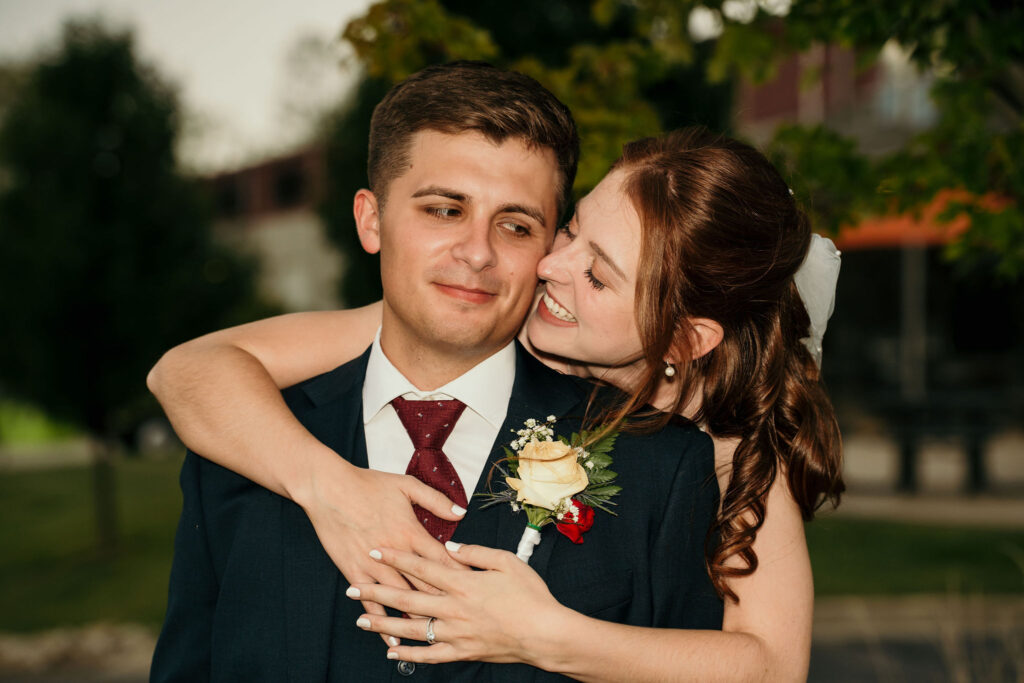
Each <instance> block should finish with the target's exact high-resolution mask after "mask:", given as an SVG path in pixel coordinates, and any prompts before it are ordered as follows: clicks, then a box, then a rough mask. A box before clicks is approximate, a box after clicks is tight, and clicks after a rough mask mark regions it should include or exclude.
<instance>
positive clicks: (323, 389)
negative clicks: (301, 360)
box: [281, 348, 370, 410]
mask: <svg viewBox="0 0 1024 683" xmlns="http://www.w3.org/2000/svg"><path fill="white" fill-rule="evenodd" d="M369 357H370V349H369V348H367V349H366V351H365V352H363V354H362V355H360V356H359V357H358V358H354V359H353V360H350V361H349V362H347V363H345V364H344V365H339V366H338V367H336V368H334V369H333V370H328V371H327V372H324V373H321V374H319V375H316V376H315V377H310V378H309V379H306V380H303V381H301V382H299V383H298V384H293V385H292V386H290V387H286V388H284V389H282V390H281V395H282V396H283V397H284V400H285V403H287V404H288V406H289V407H290V408H292V410H295V409H296V408H299V407H307V408H309V407H318V406H321V405H324V404H327V403H330V402H332V401H337V400H341V399H344V398H346V397H348V396H351V395H352V393H353V392H355V394H356V395H358V394H359V392H360V391H361V389H362V386H363V379H364V378H365V377H366V363H367V359H368V358H369Z"/></svg>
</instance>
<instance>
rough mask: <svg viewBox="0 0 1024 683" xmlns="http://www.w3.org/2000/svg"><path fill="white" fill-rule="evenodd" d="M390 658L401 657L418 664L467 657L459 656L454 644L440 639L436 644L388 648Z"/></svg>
mask: <svg viewBox="0 0 1024 683" xmlns="http://www.w3.org/2000/svg"><path fill="white" fill-rule="evenodd" d="M387 658H388V659H396V660H397V659H400V660H402V661H406V662H416V663H417V664H441V663H444V662H458V661H461V660H463V659H465V657H461V656H459V652H458V650H457V649H456V647H455V646H454V645H450V644H449V643H442V642H441V641H438V642H437V644H436V645H419V646H416V645H401V646H399V647H390V648H388V653H387Z"/></svg>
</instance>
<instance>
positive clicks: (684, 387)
mask: <svg viewBox="0 0 1024 683" xmlns="http://www.w3.org/2000/svg"><path fill="white" fill-rule="evenodd" d="M613 170H619V171H623V172H624V173H625V174H626V178H625V180H624V184H623V187H624V191H625V192H626V193H627V195H628V196H629V197H630V199H631V201H632V204H633V206H634V208H635V210H636V211H637V213H638V215H639V217H640V222H641V226H642V235H643V236H642V242H641V252H640V263H641V264H643V265H642V266H641V267H640V268H639V272H638V276H637V277H638V283H637V290H636V320H637V325H638V327H639V331H640V338H641V340H642V342H643V347H644V355H645V360H646V370H645V374H644V377H643V379H642V382H641V384H640V385H639V387H638V388H636V389H635V390H634V391H633V392H632V393H631V394H629V396H628V397H627V398H626V399H625V401H624V403H623V404H622V405H620V406H619V407H618V409H617V410H616V411H615V413H614V414H613V416H612V419H611V422H612V424H620V423H621V422H622V420H624V419H625V418H626V417H627V416H629V418H630V421H631V422H632V424H633V428H639V429H658V428H660V427H662V426H664V425H665V424H666V423H667V422H668V421H669V420H670V419H672V417H673V415H674V414H686V416H687V417H689V418H690V419H692V420H693V421H694V422H696V423H697V424H699V425H701V426H702V427H703V428H704V429H706V430H707V432H709V433H710V434H711V435H712V436H714V437H719V438H736V439H738V440H739V443H738V446H737V447H736V451H735V454H734V456H733V461H732V474H731V477H730V479H729V485H728V487H727V489H726V491H725V492H724V494H723V496H722V504H721V511H720V513H719V516H718V518H717V519H716V521H715V523H714V525H713V526H712V528H711V530H710V531H709V533H708V543H707V548H706V555H707V564H708V571H709V573H710V575H711V578H712V581H713V583H714V585H715V588H716V590H717V591H718V592H719V594H720V595H721V596H723V597H728V598H730V599H732V600H737V601H738V597H737V596H736V594H735V592H733V591H732V590H731V589H730V588H729V586H728V583H727V582H728V579H729V578H732V577H740V576H747V575H749V574H752V573H753V572H754V571H755V570H756V569H757V555H756V554H755V552H754V550H753V547H752V546H753V542H754V539H755V537H756V535H757V532H758V530H759V529H760V528H761V525H762V524H763V523H764V519H765V500H766V498H767V495H768V491H769V489H770V488H771V486H772V484H773V482H774V481H775V477H776V476H777V475H778V473H779V471H780V467H781V469H782V471H783V472H784V473H785V476H786V478H787V481H788V484H789V490H790V493H791V494H792V496H793V498H794V500H795V501H796V503H797V505H798V506H799V508H800V511H801V514H802V515H803V518H804V519H805V520H810V519H811V518H812V517H813V516H814V512H815V511H816V510H817V509H818V508H819V507H820V506H821V505H822V504H823V503H824V502H825V501H826V500H831V501H832V503H833V505H837V504H838V503H839V496H840V494H841V493H842V491H843V489H844V485H843V482H842V475H841V461H842V455H841V450H842V448H841V442H840V435H839V426H838V423H837V422H836V418H835V414H834V412H833V410H832V404H831V402H830V401H829V398H828V396H827V395H826V393H825V391H824V388H823V386H822V383H821V375H820V372H819V368H818V365H817V364H816V363H815V361H814V359H813V358H812V356H811V354H810V352H809V350H808V349H807V347H806V346H805V345H804V344H803V343H802V342H801V339H802V338H805V337H807V336H808V335H809V331H808V328H809V325H810V320H809V318H808V316H807V311H806V310H805V309H804V306H803V303H802V302H801V300H800V296H799V294H798V293H797V290H796V285H795V284H794V282H793V274H794V273H795V272H796V271H797V269H798V268H799V267H800V264H801V263H802V262H803V260H804V257H805V255H806V254H807V250H808V246H809V244H810V238H811V230H810V225H809V222H808V219H807V217H806V215H805V214H804V213H803V212H802V211H801V210H800V209H799V208H798V207H797V205H796V202H795V201H794V199H793V197H792V194H791V193H790V191H789V188H788V187H787V186H786V183H785V181H784V180H783V179H782V177H781V176H780V175H779V173H778V171H777V170H776V169H775V167H774V166H773V165H772V164H771V163H770V162H769V161H768V160H767V159H766V158H765V157H764V156H763V155H762V154H761V153H760V152H758V151H757V150H755V149H754V148H752V147H750V146H749V145H745V144H743V143H741V142H738V141H736V140H733V139H731V138H727V137H724V136H720V135H715V134H712V133H710V132H709V131H707V130H706V129H704V128H690V129H686V130H682V131H677V132H674V133H670V134H667V135H665V136H662V137H659V138H647V139H643V140H638V141H636V142H632V143H629V144H627V145H626V146H625V147H624V148H623V154H622V157H621V158H620V159H619V160H618V161H617V162H616V163H615V165H614V166H613ZM694 318H707V319H711V320H714V321H716V322H718V323H719V324H720V325H721V326H722V330H723V338H722V341H721V343H719V344H718V345H717V346H716V347H715V348H714V349H712V350H711V351H710V352H708V353H707V354H705V355H703V356H701V357H699V358H697V359H696V360H694V361H692V362H690V363H683V364H681V365H680V367H679V368H678V373H677V375H676V376H675V378H674V382H675V383H676V384H677V386H679V387H680V391H679V395H678V397H677V399H676V401H675V403H674V405H672V406H670V407H665V412H653V411H651V410H649V409H647V410H645V406H648V405H649V404H650V402H651V400H652V399H653V397H654V395H655V393H656V391H657V389H658V387H659V385H660V383H661V382H662V381H663V380H664V379H665V374H664V370H665V361H664V359H665V358H666V356H669V355H670V353H671V351H672V350H673V349H674V350H675V351H676V353H677V354H678V356H679V357H681V358H691V357H692V355H693V354H692V352H691V350H690V349H691V348H692V340H693V336H692V335H693V329H692V328H691V326H690V325H689V323H688V321H689V320H692V319H694ZM666 321H675V323H674V324H666ZM694 405H696V406H697V409H696V410H695V411H691V412H690V413H687V412H686V409H687V407H688V406H694ZM733 556H737V557H738V558H739V559H740V563H738V565H739V566H737V563H736V562H735V561H734V562H732V563H731V564H727V560H729V558H732V557H733Z"/></svg>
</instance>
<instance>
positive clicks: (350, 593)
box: [345, 586, 362, 598]
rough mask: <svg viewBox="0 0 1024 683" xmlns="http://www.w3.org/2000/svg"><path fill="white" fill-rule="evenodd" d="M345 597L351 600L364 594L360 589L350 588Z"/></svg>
mask: <svg viewBox="0 0 1024 683" xmlns="http://www.w3.org/2000/svg"><path fill="white" fill-rule="evenodd" d="M345 595H347V596H348V597H350V598H358V597H359V596H360V595H362V593H360V592H359V589H358V588H356V587H355V586H349V587H348V590H346V591H345Z"/></svg>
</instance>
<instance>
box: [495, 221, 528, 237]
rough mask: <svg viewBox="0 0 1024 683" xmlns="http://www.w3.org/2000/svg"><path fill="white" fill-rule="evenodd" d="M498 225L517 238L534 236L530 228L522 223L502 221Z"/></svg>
mask: <svg viewBox="0 0 1024 683" xmlns="http://www.w3.org/2000/svg"><path fill="white" fill-rule="evenodd" d="M498 225H500V226H501V227H502V228H504V229H505V230H507V231H508V232H510V233H512V234H514V235H516V236H520V237H529V236H530V235H531V234H533V231H532V230H530V228H529V226H526V225H523V224H522V223H516V222H515V221H502V222H501V223H499V224H498Z"/></svg>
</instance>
